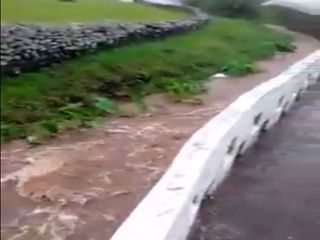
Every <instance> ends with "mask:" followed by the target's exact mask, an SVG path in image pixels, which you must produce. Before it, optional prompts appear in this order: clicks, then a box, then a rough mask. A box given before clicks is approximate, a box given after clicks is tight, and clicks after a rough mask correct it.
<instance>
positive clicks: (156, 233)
mask: <svg viewBox="0 0 320 240" xmlns="http://www.w3.org/2000/svg"><path fill="white" fill-rule="evenodd" d="M319 77H320V50H318V51H316V52H315V53H313V54H312V55H310V56H309V57H307V58H306V59H304V60H302V61H300V62H298V63H296V64H295V65H293V66H292V67H290V68H289V69H288V70H287V71H285V72H283V73H282V74H281V75H279V76H277V77H275V78H273V79H271V80H269V81H267V82H265V83H263V84H261V85H259V86H257V87H256V88H254V89H253V90H251V91H249V92H247V93H245V94H243V95H242V96H240V97H239V98H238V99H237V100H236V101H235V102H234V103H232V104H231V105H230V106H229V107H227V108H226V109H225V110H224V111H223V112H221V113H220V114H219V115H217V116H216V117H214V118H213V119H212V120H210V121H209V122H208V123H207V124H206V125H205V126H203V127H202V128H201V129H199V130H198V131H197V132H196V133H195V134H194V135H193V136H192V137H191V138H190V139H189V140H188V141H187V142H186V144H185V145H184V146H183V147H182V149H181V150H180V152H179V154H178V155H177V156H176V158H175V159H174V161H173V163H172V165H171V166H170V167H169V169H168V170H167V172H166V173H165V174H164V176H163V177H162V178H161V179H160V181H159V182H158V183H157V184H156V185H155V186H154V188H153V189H152V190H151V191H150V192H149V193H148V195H147V196H146V197H145V198H144V199H143V200H142V201H141V203H140V204H139V205H138V206H137V208H136V209H134V211H133V212H132V213H131V214H130V216H129V217H128V218H127V220H126V221H125V222H124V223H123V224H122V225H121V226H120V228H119V229H118V230H117V232H116V233H115V234H114V235H113V237H112V238H111V239H112V240H183V239H186V237H187V235H188V233H189V230H190V227H191V226H192V224H193V222H194V219H195V217H196V214H197V211H198V209H199V207H200V204H201V201H202V199H203V198H204V197H205V196H206V194H212V193H213V192H214V190H215V189H216V187H217V186H218V185H219V184H220V183H221V182H222V180H223V179H224V178H225V177H226V176H227V174H228V172H229V170H230V169H231V167H232V164H233V162H234V159H235V158H236V156H237V155H238V154H242V153H243V152H244V151H245V150H246V149H247V148H248V147H250V146H251V145H252V144H253V143H254V142H255V141H256V139H257V137H258V135H259V133H260V132H261V130H267V129H268V128H270V127H272V126H273V125H274V124H275V123H276V122H277V121H278V120H279V118H280V116H281V115H282V114H283V113H285V112H286V111H287V110H288V109H289V108H290V106H291V105H292V104H293V103H294V102H295V100H296V99H297V98H298V97H299V95H300V94H301V93H302V92H303V91H304V90H305V89H306V88H307V87H308V85H310V84H312V82H313V81H317V80H319Z"/></svg>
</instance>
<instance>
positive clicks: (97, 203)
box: [1, 34, 320, 240]
mask: <svg viewBox="0 0 320 240" xmlns="http://www.w3.org/2000/svg"><path fill="white" fill-rule="evenodd" d="M296 45H297V46H298V50H297V52H296V53H294V54H282V55H278V56H276V57H275V58H274V59H271V60H268V61H263V62H261V63H260V67H261V69H262V70H263V71H262V72H261V73H258V74H255V75H251V76H247V77H243V78H239V79H220V80H215V81H211V82H210V84H209V91H208V93H207V94H206V95H204V96H202V100H203V104H201V105H190V104H172V103H169V102H167V101H165V100H164V99H163V97H161V96H152V97H150V98H149V99H148V102H149V105H150V106H151V107H152V108H153V109H156V110H155V111H154V112H152V113H148V114H142V115H140V116H138V117H135V118H127V119H125V118H122V119H110V120H109V121H108V122H106V123H105V125H104V126H103V127H101V128H99V129H87V130H85V129H84V130H81V131H77V132H73V133H69V134H65V135H62V136H60V137H59V138H56V139H54V140H52V142H50V143H49V144H47V145H43V146H38V147H30V146H28V145H27V144H26V143H24V142H22V141H17V142H12V143H10V144H7V145H4V146H2V150H1V193H2V194H1V210H2V211H1V239H4V240H5V239H11V240H13V239H14V240H20V239H23V240H29V239H46V240H47V239H55V240H56V239H57V240H59V239H61V240H64V239H66V240H76V239H77V240H78V239H83V240H87V239H88V240H102V239H103V240H105V239H107V238H108V237H110V236H111V235H112V233H113V232H114V231H115V230H116V228H117V227H118V226H119V225H120V224H121V222H122V221H123V220H124V219H125V218H126V217H127V216H128V214H129V213H130V211H131V210H132V209H133V208H134V207H135V206H136V205H137V203H138V202H139V200H141V198H142V197H143V196H144V195H145V194H146V193H147V191H148V190H149V189H150V188H151V187H152V185H153V184H154V183H155V182H156V181H157V180H158V179H159V178H160V176H161V175H162V173H163V172H164V171H165V170H166V168H167V167H168V165H169V164H170V163H171V161H172V159H173V158H174V156H175V155H176V153H177V151H178V150H179V148H180V147H181V146H182V145H183V143H184V142H185V141H186V140H187V139H188V137H189V136H190V135H191V134H192V133H193V132H194V131H195V130H197V129H198V128H199V127H200V126H202V125H203V124H204V123H205V122H207V121H208V120H209V119H210V118H212V117H213V116H214V115H215V114H217V113H218V112H220V111H221V110H222V109H223V108H225V107H226V106H227V105H228V104H229V103H231V102H232V101H233V100H235V98H236V97H238V96H239V95H240V94H242V93H243V92H245V91H247V90H249V89H251V88H252V87H253V86H255V85H257V84H258V83H260V82H263V81H265V80H268V79H270V78H271V77H273V76H276V75H277V74H279V73H280V72H281V71H283V70H284V69H286V68H287V67H288V66H289V65H291V64H292V63H294V62H296V61H297V60H299V59H301V58H303V57H304V56H306V55H308V54H309V53H311V52H312V51H314V50H315V49H317V48H320V43H319V42H318V41H316V40H314V39H313V38H310V37H307V36H304V35H298V34H297V35H296ZM164 109H165V110H164Z"/></svg>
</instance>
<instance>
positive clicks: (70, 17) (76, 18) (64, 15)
mask: <svg viewBox="0 0 320 240" xmlns="http://www.w3.org/2000/svg"><path fill="white" fill-rule="evenodd" d="M184 15H185V14H184V13H182V12H177V11H173V10H167V9H160V8H155V7H152V6H144V5H138V4H131V3H123V2H119V1H116V0H76V2H75V3H68V2H61V1H59V0H1V21H5V22H17V21H18V22H21V21H30V22H40V21H41V22H88V21H99V20H103V19H115V20H126V21H158V20H168V19H177V18H182V17H183V16H184Z"/></svg>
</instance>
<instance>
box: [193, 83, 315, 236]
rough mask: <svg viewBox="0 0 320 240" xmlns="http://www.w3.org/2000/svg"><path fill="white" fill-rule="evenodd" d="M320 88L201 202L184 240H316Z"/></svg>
mask: <svg viewBox="0 0 320 240" xmlns="http://www.w3.org/2000/svg"><path fill="white" fill-rule="evenodd" d="M319 156H320V83H319V84H317V85H316V86H315V87H313V88H312V89H311V90H310V91H309V92H308V93H307V94H306V95H304V96H303V97H302V100H301V101H300V102H299V103H298V104H296V105H295V107H294V109H293V110H292V111H291V112H290V113H289V115H288V116H286V117H285V119H284V120H282V121H281V122H280V123H279V124H278V125H277V126H276V127H275V128H274V129H272V130H270V131H269V132H267V133H266V134H265V135H264V136H263V137H262V139H261V141H260V142H259V143H258V144H257V146H256V148H255V149H254V150H251V152H250V153H248V154H247V156H245V157H244V158H243V159H240V160H239V161H238V162H237V163H236V166H235V167H234V169H233V171H232V173H231V176H230V177H229V178H228V179H227V180H226V181H225V183H223V184H222V186H221V187H220V189H218V191H217V192H216V193H215V196H214V199H213V200H207V201H206V202H205V203H204V204H203V206H202V209H201V211H200V214H199V219H198V222H197V223H196V226H195V229H194V232H193V234H192V236H190V238H189V240H216V239H217V240H231V239H232V240H319V239H320V174H319V173H320V157H319Z"/></svg>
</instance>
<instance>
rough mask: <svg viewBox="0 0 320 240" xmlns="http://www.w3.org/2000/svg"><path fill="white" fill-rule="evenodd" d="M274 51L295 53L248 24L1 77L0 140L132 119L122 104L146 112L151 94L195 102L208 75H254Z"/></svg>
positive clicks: (276, 36) (281, 38)
mask: <svg viewBox="0 0 320 240" xmlns="http://www.w3.org/2000/svg"><path fill="white" fill-rule="evenodd" d="M277 50H278V51H292V50H294V48H293V47H292V44H291V38H290V37H288V36H287V35H284V34H280V33H275V32H272V31H271V30H269V29H267V28H265V27H263V26H259V25H257V24H255V23H252V22H247V21H237V20H217V21H215V22H214V23H212V24H210V25H208V26H207V27H205V28H203V29H201V30H198V31H195V32H193V33H191V34H189V35H186V36H179V37H172V38H169V39H165V40H162V41H159V42H152V43H144V44H140V45H138V44H137V45H131V46H128V47H122V48H119V49H117V50H116V51H102V52H100V53H97V54H92V55H87V56H83V57H80V58H78V59H74V60H70V61H67V62H65V63H63V64H61V65H56V66H53V67H52V68H48V69H42V70H41V71H40V72H37V73H24V74H21V75H20V76H17V77H6V78H4V79H2V81H1V140H2V141H3V140H10V139H14V138H23V137H28V136H29V137H30V136H37V135H43V136H52V135H56V134H57V133H59V132H61V131H64V130H67V129H74V128H77V127H79V126H95V125H96V122H95V121H96V119H97V118H100V117H103V116H106V115H111V114H114V115H117V116H128V117H130V114H128V113H125V112H123V111H121V109H120V107H119V106H118V102H119V100H121V101H124V100H130V99H131V101H133V102H134V103H135V104H136V105H137V106H139V107H140V108H142V109H145V108H147V105H146V103H145V102H144V95H147V94H151V93H154V92H165V93H167V94H168V95H169V96H170V97H171V98H172V99H174V100H176V101H189V102H193V100H192V99H194V96H196V95H198V94H199V93H201V92H202V91H204V90H205V86H204V85H205V81H204V80H205V79H206V78H208V77H209V76H210V75H212V74H214V73H217V72H220V71H221V70H223V71H225V72H227V73H228V74H230V75H243V74H248V73H251V72H254V71H255V70H256V69H255V66H254V61H256V60H259V59H262V58H266V57H270V56H272V55H274V54H275V52H276V51H277ZM194 102H196V101H194ZM35 139H36V138H35Z"/></svg>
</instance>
